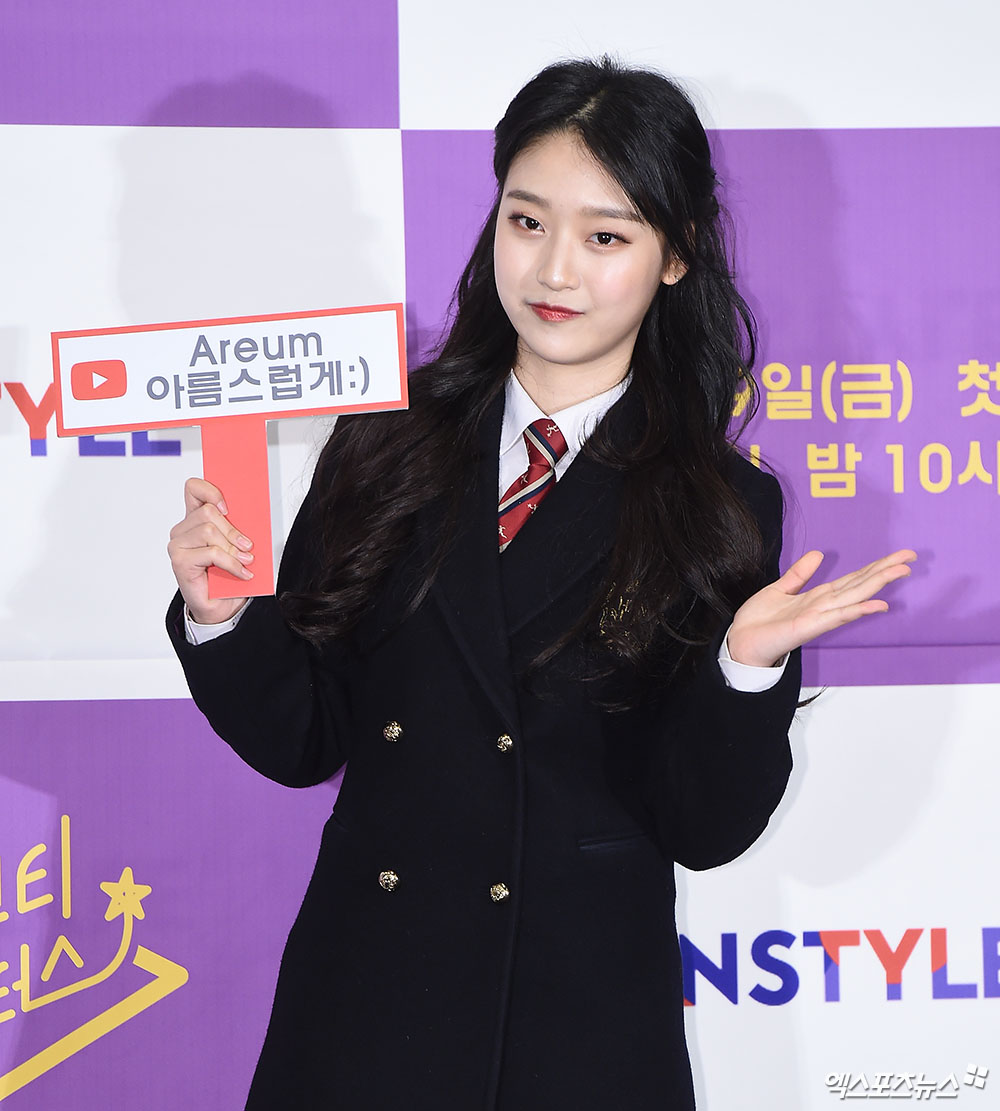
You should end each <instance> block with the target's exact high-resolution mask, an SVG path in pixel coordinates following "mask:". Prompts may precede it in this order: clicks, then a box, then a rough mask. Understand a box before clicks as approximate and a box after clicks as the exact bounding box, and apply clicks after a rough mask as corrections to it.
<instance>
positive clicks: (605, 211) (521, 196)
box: [506, 189, 645, 224]
mask: <svg viewBox="0 0 1000 1111" xmlns="http://www.w3.org/2000/svg"><path fill="white" fill-rule="evenodd" d="M506 196H507V197H508V198H510V199H511V200H514V201H524V202H525V203H526V204H534V205H537V206H538V207H539V208H551V207H552V206H551V205H550V204H549V202H548V201H547V200H546V199H545V198H544V197H540V196H538V194H537V193H529V192H528V190H527V189H508V190H507V193H506ZM580 215H581V216H599V217H602V218H603V219H605V220H631V221H632V223H634V224H644V223H645V220H643V218H642V217H641V216H640V215H639V213H638V212H633V211H632V210H631V209H628V208H595V207H593V206H587V207H586V208H581V209H580Z"/></svg>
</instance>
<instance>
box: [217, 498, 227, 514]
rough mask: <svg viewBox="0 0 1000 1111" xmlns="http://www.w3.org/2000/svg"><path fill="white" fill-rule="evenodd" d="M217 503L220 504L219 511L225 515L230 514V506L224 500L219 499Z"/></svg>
mask: <svg viewBox="0 0 1000 1111" xmlns="http://www.w3.org/2000/svg"><path fill="white" fill-rule="evenodd" d="M215 504H216V505H217V506H218V508H219V512H220V513H221V514H222V516H223V517H225V516H228V514H229V507H228V506H227V505H226V503H225V502H224V501H217V502H216V503H215Z"/></svg>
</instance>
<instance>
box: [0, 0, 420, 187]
mask: <svg viewBox="0 0 1000 1111" xmlns="http://www.w3.org/2000/svg"><path fill="white" fill-rule="evenodd" d="M397 42H398V33H397V22H396V3H395V0H367V2H366V3H364V4H353V5H344V4H328V3H323V2H322V0H287V2H286V3H283V4H274V3H271V2H270V0H240V2H237V0H213V2H212V3H207V4H206V3H202V2H200V0H178V2H176V3H172V4H159V5H151V4H135V3H130V2H129V0H94V3H90V4H66V3H63V2H61V0H12V2H11V3H7V4H5V5H4V13H3V34H2V36H0V122H2V123H37V124H125V125H141V124H162V125H178V126H193V127H397V126H398V125H399V92H398V90H399V78H398V68H399V67H398V52H397ZM241 169H244V170H246V169H248V168H247V167H243V168H241Z"/></svg>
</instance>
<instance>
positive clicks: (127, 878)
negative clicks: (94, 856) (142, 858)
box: [101, 868, 153, 922]
mask: <svg viewBox="0 0 1000 1111" xmlns="http://www.w3.org/2000/svg"><path fill="white" fill-rule="evenodd" d="M101 890H102V891H103V892H104V894H105V895H107V897H108V898H109V899H110V900H111V902H110V903H109V905H108V909H107V910H106V911H105V912H104V921H105V922H110V921H111V920H112V919H113V918H117V917H118V915H119V914H131V915H132V917H133V918H145V917H146V912H145V911H144V910H143V909H142V900H143V899H145V898H146V896H147V895H148V894H149V893H150V891H152V890H153V889H152V888H151V887H150V886H149V885H148V884H145V883H136V882H135V878H134V877H133V875H132V869H131V868H123V869H122V874H121V877H120V878H119V880H118V882H117V883H111V882H110V881H108V883H102V884H101Z"/></svg>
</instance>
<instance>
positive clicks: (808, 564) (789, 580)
mask: <svg viewBox="0 0 1000 1111" xmlns="http://www.w3.org/2000/svg"><path fill="white" fill-rule="evenodd" d="M822 562H823V553H822V552H818V551H816V550H815V549H814V550H813V551H811V552H806V553H805V555H802V556H799V558H798V559H797V560H796V561H795V562H794V563H793V564H792V565H791V567H789V568H788V570H787V571H786V572H785V573H784V574H783V575H782V576H781V578H780V579H778V581H777V583H775V585H776V586H778V587H780V588H781V589H782V590H783V591H784V592H785V593H786V594H798V592H799V591H800V590H801V589H802V588H803V587H804V586H805V585H806V583H807V582H808V581H809V580H810V579H811V578H812V577H813V575H815V574H816V572H817V571H818V570H819V565H820V564H821V563H822Z"/></svg>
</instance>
